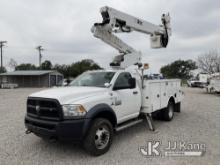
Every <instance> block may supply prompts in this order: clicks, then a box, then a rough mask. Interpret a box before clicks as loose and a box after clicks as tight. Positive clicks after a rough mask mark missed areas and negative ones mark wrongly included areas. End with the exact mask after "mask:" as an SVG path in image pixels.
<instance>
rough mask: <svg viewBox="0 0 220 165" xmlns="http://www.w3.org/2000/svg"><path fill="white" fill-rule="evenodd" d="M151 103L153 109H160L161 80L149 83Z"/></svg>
mask: <svg viewBox="0 0 220 165" xmlns="http://www.w3.org/2000/svg"><path fill="white" fill-rule="evenodd" d="M149 85H150V86H149V88H150V97H151V104H152V106H153V111H155V110H158V109H160V103H161V92H160V82H151V83H150V84H149Z"/></svg>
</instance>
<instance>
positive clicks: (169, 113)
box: [161, 101, 175, 121]
mask: <svg viewBox="0 0 220 165" xmlns="http://www.w3.org/2000/svg"><path fill="white" fill-rule="evenodd" d="M174 109H175V104H174V103H173V102H172V101H169V103H168V105H167V108H166V109H164V110H162V112H161V113H162V118H163V120H165V121H171V120H172V119H173V116H174Z"/></svg>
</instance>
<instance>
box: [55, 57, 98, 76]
mask: <svg viewBox="0 0 220 165" xmlns="http://www.w3.org/2000/svg"><path fill="white" fill-rule="evenodd" d="M53 69H54V70H57V71H59V72H60V73H62V74H63V75H64V77H65V78H68V77H77V76H78V75H80V74H81V73H83V72H85V71H87V70H97V69H101V67H100V66H99V65H98V64H97V63H95V62H94V61H93V60H90V59H85V60H82V61H78V62H75V63H72V64H70V65H65V64H64V65H59V64H56V65H54V67H53Z"/></svg>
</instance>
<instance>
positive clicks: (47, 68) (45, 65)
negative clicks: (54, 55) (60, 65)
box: [40, 60, 53, 70]
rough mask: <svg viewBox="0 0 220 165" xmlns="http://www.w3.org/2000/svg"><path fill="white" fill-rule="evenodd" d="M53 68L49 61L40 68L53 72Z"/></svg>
mask: <svg viewBox="0 0 220 165" xmlns="http://www.w3.org/2000/svg"><path fill="white" fill-rule="evenodd" d="M52 67H53V65H52V63H51V62H50V61H48V60H46V61H44V62H43V63H42V64H41V66H40V69H42V70H51V69H52Z"/></svg>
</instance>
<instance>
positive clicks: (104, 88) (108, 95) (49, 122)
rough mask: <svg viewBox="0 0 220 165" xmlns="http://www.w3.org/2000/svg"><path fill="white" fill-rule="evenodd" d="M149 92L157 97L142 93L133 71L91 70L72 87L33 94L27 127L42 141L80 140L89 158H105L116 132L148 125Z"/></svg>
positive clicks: (74, 81) (29, 106) (28, 109)
mask: <svg viewBox="0 0 220 165" xmlns="http://www.w3.org/2000/svg"><path fill="white" fill-rule="evenodd" d="M164 82H165V81H164ZM148 84H154V83H153V82H151V83H149V82H148ZM157 84H158V82H157ZM154 85H155V84H154ZM152 87H154V86H152ZM157 88H160V86H157ZM172 88H173V87H172ZM146 89H147V90H148V88H146ZM151 90H153V89H151ZM158 91H160V89H159V90H158ZM143 93H144V97H149V98H151V97H154V96H150V95H148V94H147V93H146V92H142V88H141V86H140V79H138V77H137V76H135V74H133V73H132V72H130V71H127V70H99V71H87V72H85V73H83V74H82V75H80V76H78V77H77V78H76V79H75V80H73V81H72V82H71V83H70V84H69V86H66V87H58V88H51V89H48V90H43V91H40V92H37V93H33V94H31V95H30V96H29V97H28V99H27V113H26V116H25V125H26V128H27V130H28V132H29V133H30V132H32V133H34V134H36V135H37V136H39V137H42V138H44V139H45V138H46V139H59V140H72V141H80V142H83V144H84V147H85V148H86V150H87V151H88V152H89V153H91V154H95V155H100V154H103V153H105V152H106V151H107V150H108V148H109V147H110V144H111V141H112V137H113V133H114V131H117V130H121V129H123V128H126V127H127V126H131V125H134V124H136V123H139V122H141V121H143V119H140V116H141V113H142V112H146V109H147V108H146V107H148V105H149V107H151V103H150V102H149V101H144V102H145V103H144V104H143ZM146 95H148V96H146ZM169 97H170V96H169ZM173 97H174V96H173ZM152 100H154V99H152ZM168 101H169V100H168ZM165 104H166V106H167V104H168V103H165ZM152 105H155V101H152ZM160 105H161V104H160V101H159V102H158V105H157V108H155V107H153V108H154V109H150V112H153V111H156V110H159V109H161V107H160ZM173 105H174V104H173ZM142 107H145V108H142ZM149 107H148V109H149ZM148 109H147V110H148ZM147 112H148V111H147ZM147 112H146V113H147ZM171 117H173V116H171ZM130 121H131V122H130ZM124 123H128V124H125V125H124Z"/></svg>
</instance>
